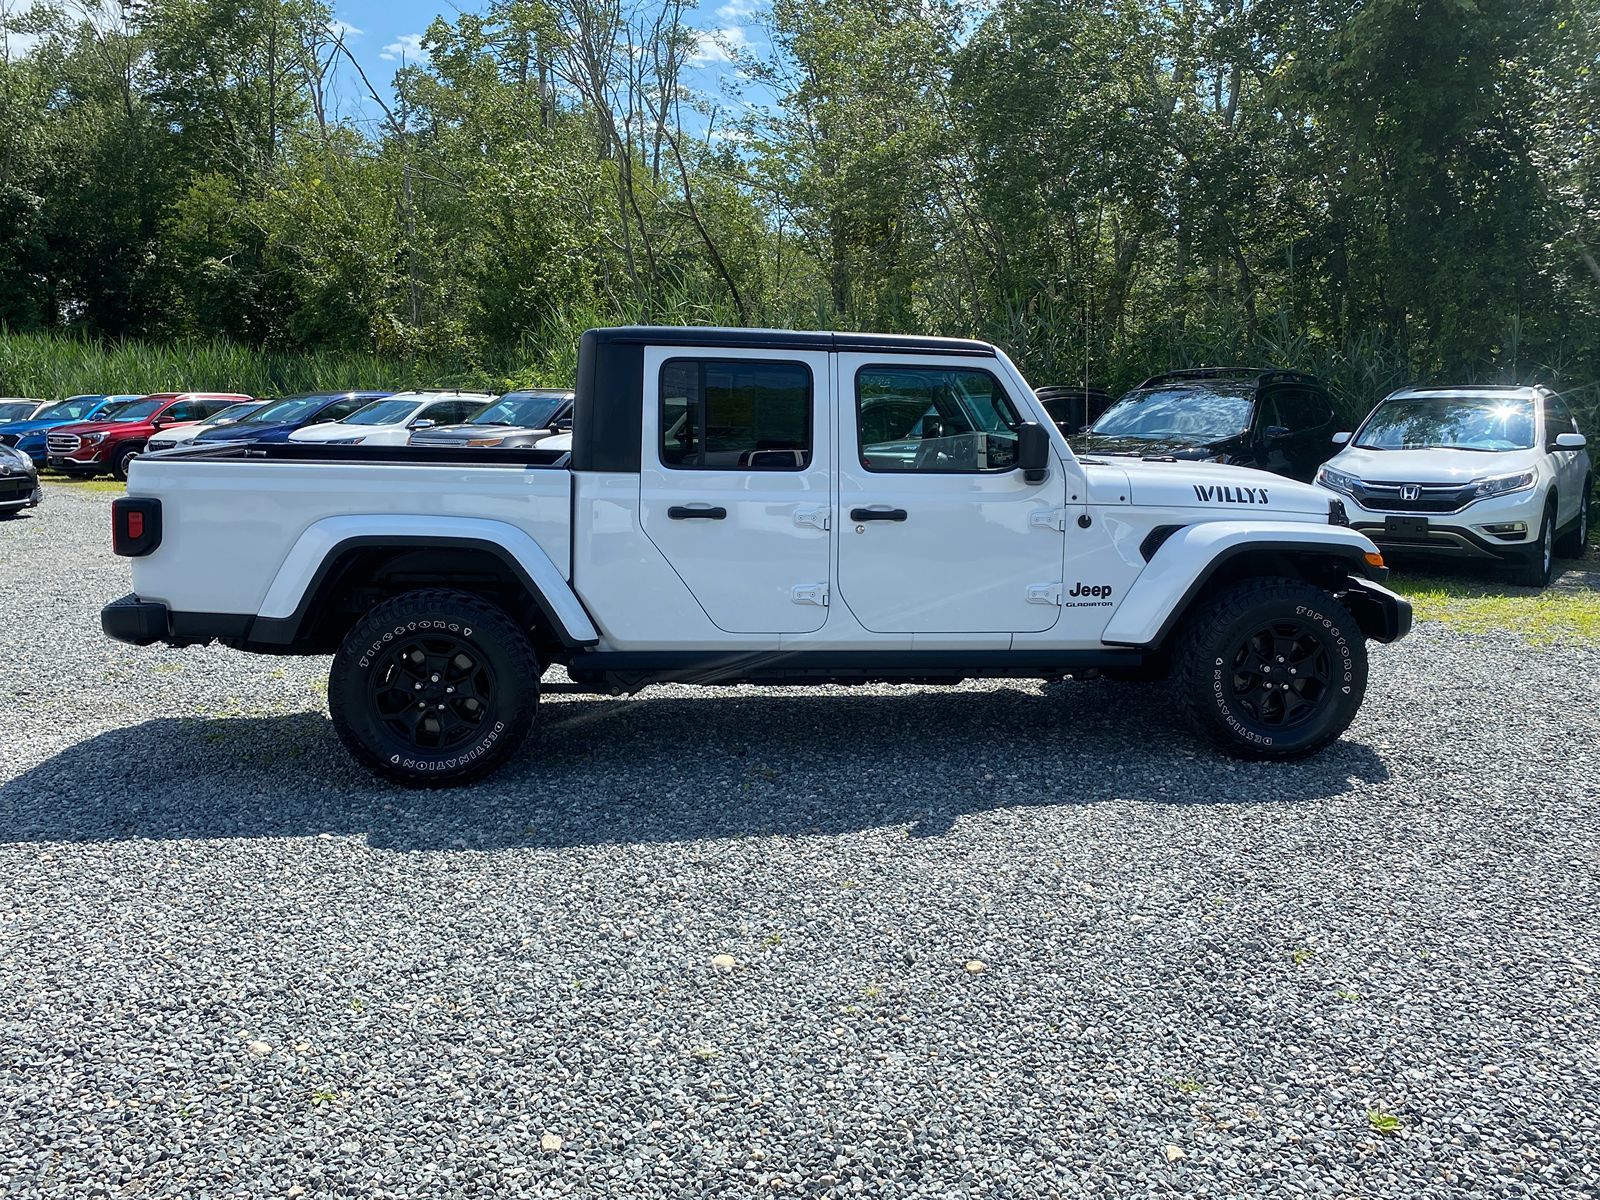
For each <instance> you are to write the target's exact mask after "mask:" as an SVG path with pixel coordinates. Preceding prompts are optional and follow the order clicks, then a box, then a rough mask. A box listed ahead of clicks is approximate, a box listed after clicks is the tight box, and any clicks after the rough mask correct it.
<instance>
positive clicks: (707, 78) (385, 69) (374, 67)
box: [334, 0, 766, 123]
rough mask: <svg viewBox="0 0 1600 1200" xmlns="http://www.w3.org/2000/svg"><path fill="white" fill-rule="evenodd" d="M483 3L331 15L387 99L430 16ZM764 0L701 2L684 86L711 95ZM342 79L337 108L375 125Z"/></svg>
mask: <svg viewBox="0 0 1600 1200" xmlns="http://www.w3.org/2000/svg"><path fill="white" fill-rule="evenodd" d="M486 7H487V5H486V4H471V3H461V4H452V3H450V2H449V0H339V2H336V3H335V4H334V16H335V18H336V19H337V20H338V21H340V22H342V27H343V28H344V30H345V44H346V45H347V46H348V47H349V48H350V51H351V53H352V54H354V55H355V57H356V59H357V60H358V61H359V62H360V63H361V67H362V69H363V70H364V71H366V73H367V77H368V78H369V79H370V80H371V81H372V83H373V85H374V86H375V87H377V88H379V89H381V90H382V91H383V93H384V98H385V100H387V99H388V98H389V95H390V92H389V83H390V81H391V80H392V79H393V77H394V73H395V71H397V70H398V69H399V68H400V67H401V65H402V64H404V63H416V62H418V61H419V60H420V59H422V58H423V57H424V52H423V50H422V46H421V38H422V33H423V31H424V30H425V29H427V27H428V24H429V22H431V21H432V20H433V19H434V17H436V16H441V15H442V16H444V17H445V18H446V19H447V20H449V19H453V18H454V17H455V16H456V14H458V13H461V12H473V11H482V10H483V9H484V8H486ZM765 7H766V0H701V3H700V7H699V8H697V9H695V10H694V11H693V12H692V13H691V14H690V17H689V20H690V23H691V24H692V25H693V26H694V27H695V28H696V29H700V30H703V31H706V33H707V35H708V36H706V37H704V38H703V39H702V41H701V44H700V50H699V53H698V55H697V57H696V59H695V62H694V65H693V67H692V69H691V72H690V76H689V79H688V80H687V82H688V83H689V84H690V86H691V87H694V88H696V89H698V90H700V91H702V92H705V93H707V94H710V95H714V94H715V93H716V92H717V89H718V87H719V85H720V84H721V82H722V80H723V79H724V78H725V77H726V76H727V75H728V73H729V72H730V70H731V67H730V65H729V62H728V56H727V54H726V53H725V52H724V50H723V46H724V45H730V46H735V47H741V46H758V45H760V43H761V42H762V36H761V32H760V29H759V28H758V22H759V19H760V15H761V12H762V10H763V9H764V8H765ZM349 74H350V75H351V76H352V77H351V78H348V79H346V80H344V81H343V83H342V84H341V86H340V88H339V91H338V101H339V106H340V108H341V110H342V111H343V112H344V113H345V114H346V115H348V116H350V117H352V118H355V119H357V120H361V121H364V122H368V123H375V122H376V119H377V115H378V114H377V113H376V112H375V111H374V108H373V105H372V103H371V101H370V100H368V99H367V98H366V97H365V96H364V95H363V94H362V89H361V84H360V80H359V79H355V78H354V77H353V73H349Z"/></svg>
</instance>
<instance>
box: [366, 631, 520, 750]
mask: <svg viewBox="0 0 1600 1200" xmlns="http://www.w3.org/2000/svg"><path fill="white" fill-rule="evenodd" d="M368 680H369V682H368V689H369V697H370V701H371V704H372V707H373V712H374V714H375V715H376V716H377V718H378V719H379V720H380V721H382V722H383V723H384V725H385V726H387V728H388V730H389V732H390V733H391V734H393V735H394V736H395V737H396V738H397V739H399V740H400V741H402V742H405V743H407V744H409V745H410V746H412V747H414V748H415V749H416V750H418V751H422V752H426V753H436V752H438V751H441V750H450V749H453V748H455V747H456V746H459V745H461V744H462V743H464V742H467V741H469V740H470V739H472V738H473V737H476V736H477V734H478V732H479V731H480V730H481V729H482V728H483V727H484V720H485V718H486V717H487V716H488V714H489V711H490V709H489V706H490V704H491V703H492V702H493V697H494V690H495V689H494V670H493V668H492V667H491V666H490V665H489V662H488V660H487V656H485V655H484V654H482V653H481V652H480V651H479V649H478V647H477V646H476V645H474V644H473V643H471V642H469V641H466V640H464V639H462V638H459V637H452V636H451V635H450V634H448V633H430V634H428V635H426V636H419V637H416V638H414V639H412V640H408V641H404V642H398V643H396V644H395V645H394V646H393V647H392V648H391V649H390V650H388V652H387V653H385V654H383V655H382V656H381V657H380V658H379V659H378V661H377V663H376V664H375V665H374V667H373V670H372V672H371V674H370V675H369V677H368Z"/></svg>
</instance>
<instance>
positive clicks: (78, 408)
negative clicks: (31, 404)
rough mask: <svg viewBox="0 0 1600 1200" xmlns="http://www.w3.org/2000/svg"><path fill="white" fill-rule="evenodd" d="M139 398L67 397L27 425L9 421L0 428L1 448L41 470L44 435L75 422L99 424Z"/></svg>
mask: <svg viewBox="0 0 1600 1200" xmlns="http://www.w3.org/2000/svg"><path fill="white" fill-rule="evenodd" d="M140 394H142V393H139V394H133V395H129V394H122V395H116V396H68V397H67V398H66V399H65V400H61V401H58V402H57V403H55V404H52V405H50V407H48V408H42V409H40V410H39V411H38V412H37V413H35V414H34V415H33V416H32V417H31V418H29V419H28V420H26V421H8V422H6V423H5V424H4V425H0V446H10V447H11V448H12V449H13V450H20V451H22V452H23V453H24V454H26V455H27V456H28V457H29V458H31V459H33V465H34V466H36V467H42V466H44V460H45V454H46V451H45V444H44V439H45V434H46V433H48V432H49V431H50V430H52V429H54V428H55V427H56V426H57V425H72V424H75V423H77V422H78V421H99V420H103V419H105V418H106V417H109V416H110V415H111V414H112V413H113V412H115V411H116V410H117V409H119V408H121V407H122V406H123V405H124V404H129V403H132V402H133V401H135V400H137V399H139V395H140Z"/></svg>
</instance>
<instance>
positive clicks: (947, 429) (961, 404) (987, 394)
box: [856, 367, 1022, 474]
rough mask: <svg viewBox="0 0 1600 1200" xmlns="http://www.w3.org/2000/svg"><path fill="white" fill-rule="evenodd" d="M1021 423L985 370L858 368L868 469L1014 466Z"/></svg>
mask: <svg viewBox="0 0 1600 1200" xmlns="http://www.w3.org/2000/svg"><path fill="white" fill-rule="evenodd" d="M1021 424H1022V420H1021V418H1020V417H1019V416H1018V415H1017V410H1016V408H1015V406H1013V405H1012V403H1011V401H1010V399H1009V398H1008V397H1007V396H1006V393H1005V389H1003V388H1002V387H1001V386H1000V381H999V380H998V379H996V378H995V377H994V376H993V375H991V374H989V372H987V371H981V370H974V369H972V368H969V367H863V368H862V369H861V370H860V371H858V372H857V373H856V437H857V446H858V452H859V454H860V458H861V465H862V466H863V467H865V468H866V469H867V470H869V471H921V472H930V473H943V474H949V473H962V474H965V473H970V472H974V471H1009V470H1011V469H1012V468H1014V467H1015V466H1016V465H1017V430H1018V428H1019V427H1020V426H1021Z"/></svg>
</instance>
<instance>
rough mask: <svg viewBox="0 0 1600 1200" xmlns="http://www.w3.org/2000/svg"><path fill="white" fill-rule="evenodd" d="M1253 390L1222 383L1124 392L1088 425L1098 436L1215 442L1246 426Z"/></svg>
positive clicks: (1235, 434) (1248, 424)
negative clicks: (1121, 396)
mask: <svg viewBox="0 0 1600 1200" xmlns="http://www.w3.org/2000/svg"><path fill="white" fill-rule="evenodd" d="M1253 394H1254V388H1253V387H1250V386H1233V387H1230V386H1228V385H1226V384H1220V385H1219V384H1209V385H1206V386H1194V385H1189V386H1181V387H1163V388H1151V389H1150V390H1149V391H1147V392H1129V393H1128V394H1127V395H1126V396H1124V397H1123V398H1122V399H1121V400H1118V401H1117V402H1116V403H1115V404H1113V405H1112V406H1111V407H1110V408H1108V409H1107V410H1106V411H1105V413H1104V415H1102V416H1101V418H1100V419H1099V420H1098V421H1096V422H1095V423H1094V424H1093V425H1092V426H1091V427H1090V430H1089V431H1090V432H1091V433H1093V434H1094V435H1095V436H1097V437H1131V438H1146V439H1148V440H1150V441H1157V440H1163V441H1164V440H1167V439H1176V440H1180V441H1193V442H1214V441H1220V440H1222V439H1223V438H1230V437H1237V436H1238V435H1239V434H1241V433H1243V432H1244V431H1245V430H1246V429H1249V428H1250V415H1251V412H1252V411H1253V409H1254V404H1253V401H1252V396H1253Z"/></svg>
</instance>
